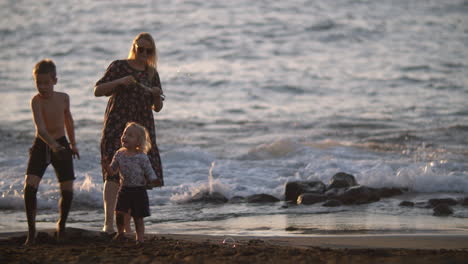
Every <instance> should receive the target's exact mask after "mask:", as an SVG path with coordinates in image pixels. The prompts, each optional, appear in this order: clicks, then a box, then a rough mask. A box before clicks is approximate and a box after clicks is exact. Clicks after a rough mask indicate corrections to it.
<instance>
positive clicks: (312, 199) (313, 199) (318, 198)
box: [297, 193, 327, 204]
mask: <svg viewBox="0 0 468 264" xmlns="http://www.w3.org/2000/svg"><path fill="white" fill-rule="evenodd" d="M325 200H327V196H325V195H323V194H316V193H303V194H301V195H299V197H297V204H314V203H318V202H323V201H325Z"/></svg>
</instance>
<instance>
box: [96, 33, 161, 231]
mask: <svg viewBox="0 0 468 264" xmlns="http://www.w3.org/2000/svg"><path fill="white" fill-rule="evenodd" d="M157 59H158V56H157V50H156V45H155V42H154V39H153V37H152V36H151V35H150V34H149V33H146V32H143V33H140V34H138V36H136V37H135V39H134V40H133V43H132V46H131V48H130V52H129V54H128V58H127V59H125V60H116V61H113V62H112V63H111V64H110V65H109V67H108V68H107V71H106V72H105V74H104V76H103V77H102V78H101V79H100V80H99V81H97V83H96V85H95V87H94V95H95V96H97V97H99V96H110V98H109V101H108V103H107V108H106V112H105V115H104V127H103V130H102V137H101V164H102V165H103V166H102V173H103V180H104V190H103V200H104V211H105V220H104V227H103V231H104V232H107V233H113V232H114V218H113V213H114V209H115V204H116V198H117V192H118V189H119V176H118V174H110V173H108V172H107V171H106V168H105V166H104V164H106V163H107V161H108V159H110V158H112V157H113V156H114V154H115V152H116V151H117V150H118V149H120V147H121V145H120V143H121V142H120V137H121V135H122V133H123V131H124V129H125V125H126V124H127V123H128V122H137V123H139V124H141V125H142V126H144V127H145V128H146V129H147V130H148V133H149V137H150V141H151V146H152V147H151V149H150V150H149V151H148V153H147V155H148V158H149V160H150V162H151V166H152V168H153V170H154V172H155V173H156V177H157V179H158V182H159V183H158V184H156V186H157V187H160V186H163V185H164V181H163V172H162V166H161V159H160V156H159V150H158V146H157V144H156V130H155V125H154V117H153V111H155V112H159V111H161V109H162V107H163V100H164V94H163V91H162V89H161V81H160V79H159V74H158V72H157ZM127 222H128V221H127ZM126 229H127V231H130V230H129V229H130V226H129V225H127V226H126Z"/></svg>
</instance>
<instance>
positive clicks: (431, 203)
mask: <svg viewBox="0 0 468 264" xmlns="http://www.w3.org/2000/svg"><path fill="white" fill-rule="evenodd" d="M406 191H407V189H405V188H396V187H384V188H372V187H367V186H364V185H359V184H358V183H357V181H356V178H355V177H354V176H353V175H351V174H347V173H344V172H339V173H337V174H335V175H333V177H332V178H331V180H330V183H329V185H326V184H324V183H323V182H321V181H293V182H288V183H286V186H285V191H284V197H285V201H286V202H288V203H292V204H301V205H311V204H318V203H321V205H322V206H327V207H334V206H342V205H356V204H368V203H373V202H377V201H380V200H381V199H383V198H389V197H393V196H397V195H400V194H403V193H404V192H406ZM279 201H280V199H278V198H276V197H274V196H272V195H269V194H263V193H262V194H254V195H250V196H247V197H241V196H234V197H232V198H231V199H230V200H229V199H228V198H226V197H225V196H224V195H223V194H221V193H219V192H212V193H210V192H208V191H200V192H198V193H196V194H195V195H193V196H192V197H191V198H190V199H189V201H187V202H202V203H227V202H230V203H275V202H279ZM457 204H460V205H463V206H468V197H466V198H463V199H460V200H458V201H457V200H455V199H453V198H443V199H430V200H428V201H427V202H424V203H423V204H420V203H416V204H415V203H414V202H411V201H403V202H401V203H400V206H408V207H413V206H417V207H424V208H432V209H433V210H434V213H433V215H435V216H447V215H451V214H453V209H452V207H451V206H454V205H457Z"/></svg>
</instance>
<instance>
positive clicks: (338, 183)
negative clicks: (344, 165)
mask: <svg viewBox="0 0 468 264" xmlns="http://www.w3.org/2000/svg"><path fill="white" fill-rule="evenodd" d="M356 185H357V182H356V178H355V177H354V176H353V175H351V174H347V173H344V172H338V173H337V174H335V175H333V177H332V178H331V180H330V185H329V186H328V188H327V189H328V190H330V189H333V188H347V187H352V186H356Z"/></svg>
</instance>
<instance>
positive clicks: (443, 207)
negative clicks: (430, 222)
mask: <svg viewBox="0 0 468 264" xmlns="http://www.w3.org/2000/svg"><path fill="white" fill-rule="evenodd" d="M433 210H434V213H433V214H432V215H435V216H448V215H451V214H453V210H452V208H451V207H450V206H449V205H448V204H444V203H441V204H438V205H437V206H436V207H434V209H433Z"/></svg>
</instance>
